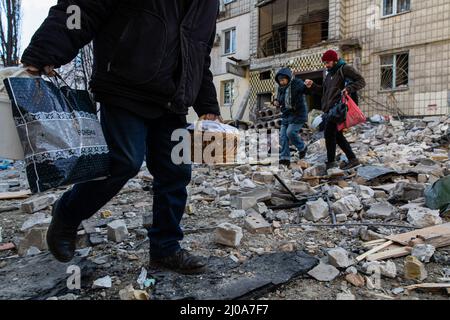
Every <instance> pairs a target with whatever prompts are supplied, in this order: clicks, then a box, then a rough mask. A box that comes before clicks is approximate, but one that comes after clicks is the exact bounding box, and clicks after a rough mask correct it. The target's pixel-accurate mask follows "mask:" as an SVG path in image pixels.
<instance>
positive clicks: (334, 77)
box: [305, 50, 366, 170]
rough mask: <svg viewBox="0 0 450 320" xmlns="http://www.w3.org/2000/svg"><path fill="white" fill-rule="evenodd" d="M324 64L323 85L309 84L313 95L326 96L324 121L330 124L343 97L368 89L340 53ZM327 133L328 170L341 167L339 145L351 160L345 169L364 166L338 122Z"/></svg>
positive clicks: (326, 57) (331, 54)
mask: <svg viewBox="0 0 450 320" xmlns="http://www.w3.org/2000/svg"><path fill="white" fill-rule="evenodd" d="M322 61H323V62H324V64H325V66H326V68H327V74H326V77H325V79H324V83H323V86H319V85H317V84H315V83H314V82H313V81H312V80H306V81H305V85H306V87H307V88H308V89H311V90H312V92H314V93H317V94H321V95H322V111H323V112H324V113H325V115H324V120H325V121H326V118H327V116H326V115H327V114H328V112H329V111H330V109H331V108H333V106H335V105H336V104H337V103H338V102H339V100H340V99H342V96H343V95H344V96H346V95H350V94H353V93H356V92H357V91H359V90H361V89H363V88H364V87H365V86H366V82H365V80H364V78H363V77H362V76H361V74H360V73H359V72H358V71H357V70H356V69H355V68H353V67H352V66H350V65H348V64H346V62H345V61H344V60H343V59H339V56H338V54H337V52H336V51H334V50H328V51H327V52H325V53H324V55H323V57H322ZM324 134H325V142H326V146H327V156H328V162H327V168H328V169H330V168H334V167H337V163H336V144H337V145H339V147H340V148H341V149H342V151H344V153H345V155H346V156H347V159H348V162H347V163H346V164H343V165H342V169H344V170H348V169H351V168H354V167H356V166H358V165H359V164H360V162H359V160H358V158H357V157H356V155H355V154H354V152H353V150H352V147H351V146H350V144H349V143H348V141H347V139H345V137H344V134H343V133H342V132H340V131H338V130H337V124H336V123H333V122H331V121H326V125H325V132H324Z"/></svg>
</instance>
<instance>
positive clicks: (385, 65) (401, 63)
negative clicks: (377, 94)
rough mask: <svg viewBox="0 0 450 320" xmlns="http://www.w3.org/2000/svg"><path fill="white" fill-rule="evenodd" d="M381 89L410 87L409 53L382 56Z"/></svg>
mask: <svg viewBox="0 0 450 320" xmlns="http://www.w3.org/2000/svg"><path fill="white" fill-rule="evenodd" d="M380 62H381V89H382V90H394V89H402V88H407V87H408V79H409V77H408V74H409V54H408V53H401V54H390V55H384V56H381V57H380Z"/></svg>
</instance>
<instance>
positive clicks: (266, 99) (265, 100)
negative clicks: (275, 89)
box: [258, 92, 272, 110]
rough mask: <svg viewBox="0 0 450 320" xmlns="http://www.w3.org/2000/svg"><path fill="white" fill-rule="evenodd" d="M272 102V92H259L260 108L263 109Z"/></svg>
mask: <svg viewBox="0 0 450 320" xmlns="http://www.w3.org/2000/svg"><path fill="white" fill-rule="evenodd" d="M271 104H272V93H270V92H266V93H260V94H258V110H263V109H266V108H267V107H269V106H270V105H271Z"/></svg>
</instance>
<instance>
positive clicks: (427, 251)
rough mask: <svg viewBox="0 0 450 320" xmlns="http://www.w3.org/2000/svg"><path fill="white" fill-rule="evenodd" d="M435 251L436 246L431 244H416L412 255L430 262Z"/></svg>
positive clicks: (421, 260)
mask: <svg viewBox="0 0 450 320" xmlns="http://www.w3.org/2000/svg"><path fill="white" fill-rule="evenodd" d="M435 251H436V248H435V247H434V246H432V245H431V244H416V245H415V246H414V247H413V249H412V251H411V255H412V256H413V257H416V258H417V259H418V260H419V261H420V262H426V263H428V262H430V259H431V257H432V256H433V255H434V252H435Z"/></svg>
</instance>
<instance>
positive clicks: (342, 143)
mask: <svg viewBox="0 0 450 320" xmlns="http://www.w3.org/2000/svg"><path fill="white" fill-rule="evenodd" d="M324 135H325V144H326V146H327V157H328V162H329V163H331V162H334V161H336V145H338V146H339V147H340V148H341V149H342V151H344V153H345V155H346V156H347V159H348V160H354V159H356V155H355V154H354V153H353V150H352V147H351V146H350V143H348V141H347V139H345V137H344V134H343V133H342V132H341V131H338V130H337V124H336V123H333V122H329V121H328V122H327V124H326V126H325V132H324Z"/></svg>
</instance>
